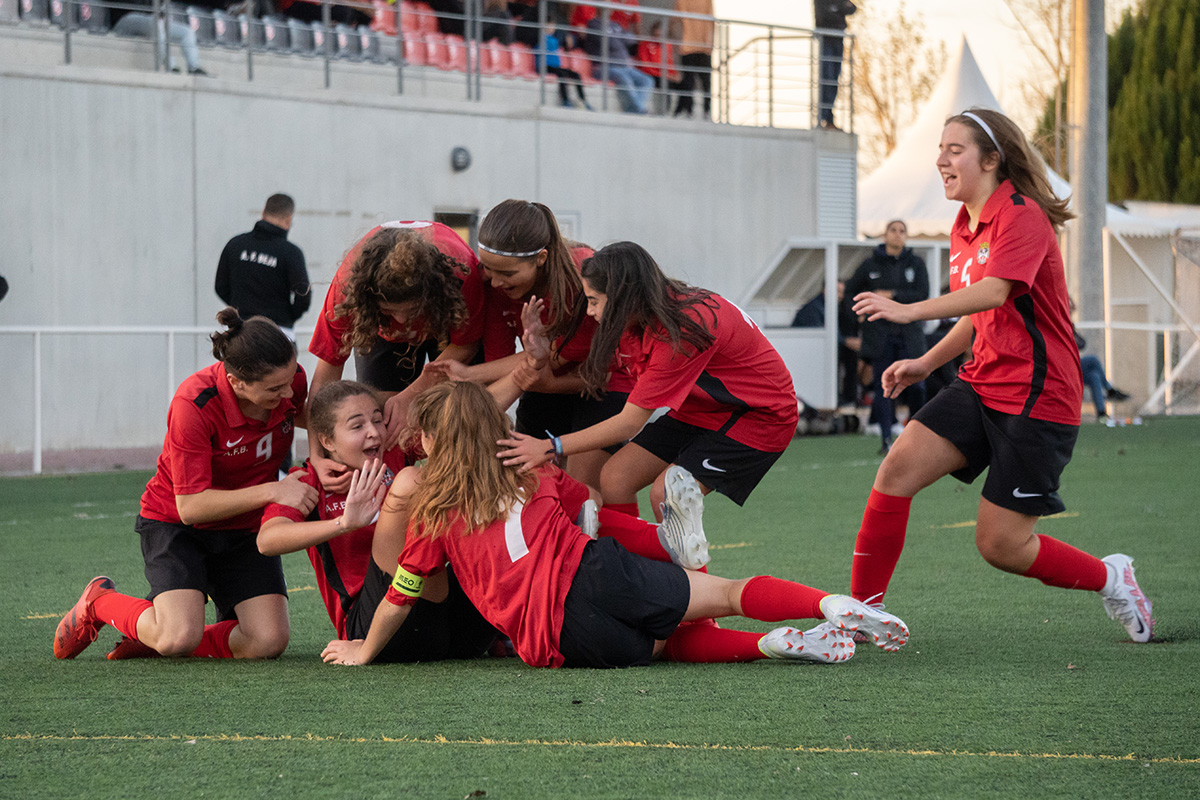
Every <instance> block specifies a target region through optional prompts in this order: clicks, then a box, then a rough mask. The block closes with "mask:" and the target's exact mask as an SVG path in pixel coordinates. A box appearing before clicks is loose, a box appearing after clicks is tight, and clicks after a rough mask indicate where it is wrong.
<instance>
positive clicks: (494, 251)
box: [479, 242, 546, 258]
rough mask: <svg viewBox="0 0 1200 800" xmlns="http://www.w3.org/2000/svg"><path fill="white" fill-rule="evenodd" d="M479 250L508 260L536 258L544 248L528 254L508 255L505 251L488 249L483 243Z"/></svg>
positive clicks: (480, 244)
mask: <svg viewBox="0 0 1200 800" xmlns="http://www.w3.org/2000/svg"><path fill="white" fill-rule="evenodd" d="M479 249H480V250H486V251H487V252H489V253H491V254H492V255H496V256H508V257H509V258H529V257H530V256H536V255H537V254H538V253H540V252H542V251H543V250H545V249H546V248H544V247H539V248H538V249H537V250H530V251H529V252H528V253H510V252H508V251H507V250H497V249H495V248H493V247H488V246H487V245H486V244H484V243H483V242H480V243H479Z"/></svg>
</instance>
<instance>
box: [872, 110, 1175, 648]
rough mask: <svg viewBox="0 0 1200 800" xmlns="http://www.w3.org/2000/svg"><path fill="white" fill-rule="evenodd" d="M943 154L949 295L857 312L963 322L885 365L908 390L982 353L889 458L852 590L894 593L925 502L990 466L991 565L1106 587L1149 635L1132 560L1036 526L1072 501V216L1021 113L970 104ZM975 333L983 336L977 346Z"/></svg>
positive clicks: (986, 494)
mask: <svg viewBox="0 0 1200 800" xmlns="http://www.w3.org/2000/svg"><path fill="white" fill-rule="evenodd" d="M939 153H940V154H939V156H938V160H937V167H938V170H939V171H940V172H941V174H942V180H943V182H944V185H945V190H946V197H947V198H949V199H951V200H958V201H961V202H962V204H963V205H962V208H961V209H960V210H959V212H958V218H957V219H956V220H955V223H954V228H953V230H952V232H951V239H950V241H951V247H950V288H951V292H950V294H947V295H944V296H942V297H936V298H932V299H929V300H924V301H922V302H919V303H912V304H907V305H906V304H902V303H897V302H895V301H893V300H889V299H887V298H884V297H881V296H879V295H877V294H873V293H871V292H865V293H862V294H859V295H857V296H856V297H855V298H854V300H855V305H854V311H855V313H857V314H860V315H866V316H867V318H868V319H869V320H878V319H886V320H890V321H892V322H897V323H901V324H903V323H907V322H912V321H914V320H928V319H941V318H945V317H960V319H959V321H958V323H957V324H956V325H955V326H954V328H953V329H952V330H951V331H950V333H949V334H947V336H946V338H944V339H943V340H942V341H941V342H940V343H939V344H937V345H936V346H935V347H933V348H932V349H931V350H930V351H929V352H927V353H926V354H925V355H924V356H922V357H921V358H917V359H910V360H904V361H898V362H896V363H895V364H893V365H892V366H891V367H889V368H888V369H887V370H886V371H885V372H884V374H883V376H882V380H883V388H884V391H885V392H886V393H887V395H888V396H889V397H896V396H898V395H899V394H900V392H901V391H903V390H904V388H905V387H907V386H910V385H912V384H914V383H916V382H917V381H920V380H923V379H924V378H925V377H926V376H927V375H929V373H930V372H932V371H933V370H934V369H936V368H937V367H939V366H941V365H942V364H944V363H945V362H947V361H948V360H950V359H951V358H953V357H954V356H956V355H958V354H959V353H961V352H963V351H964V350H966V349H967V348H968V347H972V350H973V359H972V360H971V361H970V362H968V363H967V364H966V365H964V366H963V367H962V369H961V370H960V371H959V376H958V379H957V380H956V381H955V382H954V383H953V384H951V385H950V386H949V387H947V388H946V389H944V390H943V391H941V392H939V393H938V394H937V395H936V396H935V397H934V399H933V400H932V401H931V402H930V403H929V404H928V405H926V406H925V407H924V408H922V409H921V410H920V412H918V413H917V414H916V415H915V417H914V420H913V421H912V422H910V423H909V425H908V426H906V427H905V429H904V433H903V435H902V436H900V438H899V439H898V440H897V441H896V444H895V446H894V447H893V448H892V449H891V451H890V452H889V453H888V455H887V457H886V458H885V459H884V460H883V464H882V465H880V467H879V472H878V474H877V475H876V477H875V485H874V487H873V488H872V490H871V495H870V497H869V498H868V500H867V510H866V513H865V514H864V516H863V523H862V529H861V530H860V531H859V533H858V539H857V541H856V542H855V547H854V561H853V570H852V577H851V593H852V594H853V596H854V597H856V598H859V599H860V600H864V601H867V602H874V601H876V600H878V599H879V598H882V596H883V593H884V592H885V591H886V590H887V587H888V582H889V581H890V580H891V577H892V572H893V570H894V569H895V566H896V562H897V560H898V559H899V557H900V551H901V549H902V548H903V547H904V535H905V529H906V527H907V524H908V513H909V506H910V504H911V502H912V498H913V496H914V495H915V494H916V493H917V492H919V491H920V490H921V489H923V488H925V487H926V486H928V485H930V484H932V483H933V482H934V481H936V480H938V479H939V478H941V477H943V476H944V475H953V476H954V477H956V478H958V479H959V480H961V481H965V482H967V483H970V482H971V481H973V480H974V479H975V478H976V477H978V476H979V475H980V474H981V473H982V472H983V471H984V470H985V469H986V470H988V477H987V480H986V481H985V482H984V485H983V497H982V498H981V499H980V501H979V519H978V522H977V524H976V529H975V543H976V546H977V547H978V548H979V552H980V554H982V555H983V557H984V559H985V560H986V561H987V562H988V563H989V564H991V565H992V566H994V567H997V568H998V569H1002V570H1004V571H1006V572H1012V573H1015V574H1017V575H1025V576H1028V577H1031V578H1037V579H1038V580H1040V581H1042V583H1045V584H1046V585H1048V586H1058V587H1062V588H1066V589H1086V590H1088V591H1093V592H1099V593H1100V594H1101V596H1102V597H1103V599H1104V606H1105V609H1106V610H1107V611H1108V615H1109V616H1110V617H1112V618H1113V619H1119V620H1120V621H1121V623H1122V624H1123V625H1124V626H1125V628H1126V629H1127V630H1128V631H1129V634H1130V636H1132V637H1133V639H1134V641H1137V642H1147V641H1149V640H1150V637H1151V635H1152V633H1153V628H1154V620H1153V618H1152V617H1151V605H1150V601H1149V600H1147V599H1146V597H1145V595H1144V594H1143V593H1142V591H1141V589H1140V588H1139V587H1138V585H1137V581H1136V580H1135V579H1134V575H1133V566H1132V559H1130V558H1129V557H1128V556H1125V555H1120V554H1114V555H1111V556H1108V557H1107V558H1105V559H1103V560H1101V559H1098V558H1095V557H1094V556H1091V555H1088V554H1087V553H1085V552H1083V551H1081V550H1078V549H1076V548H1074V547H1072V546H1071V545H1068V544H1065V543H1064V542H1060V541H1058V540H1057V539H1053V538H1051V537H1049V536H1045V535H1039V534H1035V533H1034V531H1033V529H1034V524H1035V523H1036V522H1037V519H1038V517H1039V516H1042V515H1045V514H1055V513H1058V512H1060V511H1062V510H1063V509H1064V507H1065V506H1064V505H1063V503H1062V500H1060V499H1059V496H1058V485H1059V476H1060V475H1061V474H1062V470H1063V468H1064V467H1065V466H1066V465H1067V462H1068V461H1070V459H1071V451H1072V449H1073V447H1074V445H1075V438H1076V436H1077V434H1078V432H1079V415H1080V407H1081V405H1082V402H1083V383H1082V379H1081V375H1080V369H1079V349H1078V347H1077V346H1076V344H1075V339H1074V335H1073V328H1072V326H1071V319H1070V311H1069V307H1068V302H1069V301H1068V298H1067V289H1066V278H1065V275H1064V271H1063V263H1062V257H1061V255H1060V254H1059V251H1058V244H1057V241H1056V239H1055V230H1056V229H1057V228H1058V227H1059V226H1061V225H1062V224H1063V223H1064V222H1065V221H1066V220H1067V219H1069V218H1070V217H1071V214H1070V212H1069V211H1068V210H1067V202H1066V201H1065V200H1060V199H1059V198H1057V197H1055V196H1054V193H1053V191H1052V190H1051V188H1050V184H1049V181H1048V180H1047V179H1046V174H1045V169H1044V167H1043V166H1042V164H1041V162H1040V160H1039V159H1038V158H1037V156H1035V155H1034V154H1033V153H1032V151H1031V150H1030V147H1029V144H1028V143H1027V142H1026V140H1025V137H1024V135H1023V134H1022V133H1021V131H1020V129H1019V128H1017V126H1016V125H1015V124H1013V122H1012V120H1010V119H1008V118H1007V117H1005V116H1004V115H1003V114H1000V113H999V112H996V111H990V110H986V109H979V108H974V109H971V110H969V111H965V112H963V113H962V114H958V115H956V116H953V117H950V118H949V120H947V122H946V126H945V128H944V129H943V131H942V141H941V144H940V146H939ZM972 337H974V344H973V345H972Z"/></svg>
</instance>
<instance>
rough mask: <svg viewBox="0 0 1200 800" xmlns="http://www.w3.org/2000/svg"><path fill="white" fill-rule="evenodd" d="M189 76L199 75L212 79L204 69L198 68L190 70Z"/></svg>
mask: <svg viewBox="0 0 1200 800" xmlns="http://www.w3.org/2000/svg"><path fill="white" fill-rule="evenodd" d="M188 75H199V76H200V77H201V78H211V77H212V76H211V75H209V74H208V73H207V72H205V71H204V69H203V68H202V67H196V68H195V69H189V70H188Z"/></svg>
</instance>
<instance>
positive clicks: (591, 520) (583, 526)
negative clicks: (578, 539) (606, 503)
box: [575, 498, 600, 539]
mask: <svg viewBox="0 0 1200 800" xmlns="http://www.w3.org/2000/svg"><path fill="white" fill-rule="evenodd" d="M575 524H576V525H578V526H579V530H581V531H583V533H584V535H586V536H587V537H588V538H589V539H599V538H600V509H598V508H596V501H595V500H592V499H590V498H589V499H587V500H584V501H583V508H581V509H579V517H578V518H577V519H576V520H575Z"/></svg>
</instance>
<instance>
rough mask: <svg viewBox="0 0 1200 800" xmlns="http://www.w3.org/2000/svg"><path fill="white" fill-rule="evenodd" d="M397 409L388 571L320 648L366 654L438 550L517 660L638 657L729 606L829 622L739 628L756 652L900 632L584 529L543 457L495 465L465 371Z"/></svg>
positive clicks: (879, 616)
mask: <svg viewBox="0 0 1200 800" xmlns="http://www.w3.org/2000/svg"><path fill="white" fill-rule="evenodd" d="M410 423H411V425H412V427H413V428H414V429H415V430H416V431H418V432H419V434H420V437H421V442H422V447H423V449H424V450H425V452H426V453H427V454H428V456H429V457H428V461H427V462H426V465H425V466H424V467H423V468H416V467H408V468H406V469H404V470H403V471H402V472H401V473H400V475H399V476H398V477H397V478H396V481H395V482H394V483H393V485H392V489H391V491H390V492H389V496H388V499H387V500H386V502H385V505H384V513H389V509H391V510H392V512H393V513H394V512H395V511H400V512H401V513H403V514H404V515H405V516H406V517H407V519H408V520H409V524H408V540H407V541H406V543H405V546H404V550H403V551H402V553H401V554H400V559H399V567H398V569H397V570H396V578H395V580H394V581H393V582H392V586H391V588H390V589H389V590H388V593H387V595H386V597H385V598H384V601H383V602H382V603H381V604H380V607H379V609H378V610H377V611H376V612H375V619H374V621H373V623H372V625H371V629H370V631H369V632H368V634H367V637H366V638H365V639H364V640H362V641H345V640H335V641H332V642H330V643H329V645H328V646H327V647H326V648H325V650H324V652H323V653H322V656H323V658H324V659H325V661H327V662H330V663H339V664H366V663H370V662H371V661H373V660H374V659H375V656H376V655H377V654H378V653H379V652H380V651H381V650H382V648H383V646H384V644H385V643H386V642H387V641H388V640H390V639H391V637H392V636H393V634H394V632H395V631H396V630H397V629H399V627H400V626H401V625H402V624H403V623H404V620H405V619H406V618H407V616H408V615H409V614H410V613H411V609H412V606H413V604H414V603H415V602H416V601H417V599H419V598H420V597H421V594H422V592H423V591H424V586H425V581H426V580H427V579H428V578H429V577H430V576H432V575H435V574H437V573H439V572H441V571H442V570H443V569H444V567H445V565H446V563H447V562H449V563H450V564H451V565H453V567H454V569H455V570H456V574H457V576H458V579H459V581H460V582H461V583H462V587H463V590H464V591H465V592H466V594H467V596H468V597H469V598H471V600H472V601H473V602H474V604H475V606H476V608H478V609H479V610H480V612H481V613H482V614H483V615H484V617H486V618H487V619H488V620H489V621H490V622H491V623H492V624H493V625H495V626H496V627H497V628H498V629H499V630H500V631H501V632H502V633H503V634H504V635H506V636H508V637H509V638H510V639H511V640H512V643H513V646H514V648H515V650H516V652H517V654H518V655H519V656H520V657H521V659H522V660H524V661H525V662H526V663H527V664H529V665H531V666H545V667H560V666H573V667H625V666H634V665H644V664H648V663H649V662H650V660H651V658H652V657H653V656H655V655H657V654H659V653H661V652H662V651H663V648H664V642H665V640H667V639H668V638H669V637H670V636H671V635H672V634H673V633H675V632H676V630H677V629H678V628H679V626H680V623H682V622H687V621H691V620H697V619H709V618H714V617H726V616H733V615H740V616H747V617H750V618H753V619H759V620H770V621H781V620H790V619H808V618H817V619H820V618H824V619H826V620H828V622H829V623H830V624H828V625H824V626H818V627H817V628H814V629H813V630H812V631H809V632H806V633H801V632H799V631H796V630H794V629H791V628H782V629H778V630H776V631H773V632H771V633H770V634H767V635H766V636H759V635H758V634H747V635H748V636H750V637H753V639H754V640H755V642H754V643H755V645H756V646H757V647H759V648H761V650H760V657H761V655H762V654H766V655H771V656H776V657H781V658H794V657H799V658H807V659H810V660H819V661H841V660H845V659H846V658H848V657H849V655H850V654H852V653H853V648H852V647H851V645H852V643H853V642H852V640H851V638H850V633H849V632H850V631H853V630H862V631H863V632H864V633H867V634H869V635H870V636H871V637H872V638H873V639H874V640H875V642H876V644H878V645H879V646H880V647H882V648H884V649H885V650H895V649H898V648H899V647H900V646H901V645H903V644H904V643H905V642H906V641H907V639H908V629H907V627H906V626H905V625H904V623H903V622H901V621H900V620H899V619H897V618H896V617H893V616H889V615H886V614H884V613H882V612H881V611H878V610H875V609H871V608H868V607H867V606H864V605H863V604H861V603H859V602H857V601H855V600H853V599H852V598H849V597H845V596H839V595H830V594H828V593H826V592H822V591H819V590H817V589H813V588H810V587H808V586H804V585H802V584H799V583H793V582H791V581H784V580H780V579H778V578H772V577H769V576H758V577H755V578H749V579H746V580H740V581H731V580H726V579H723V578H718V577H715V576H712V575H708V574H706V573H702V572H695V571H691V570H685V569H682V568H680V567H679V566H677V565H675V564H670V563H663V562H658V561H651V560H649V559H646V558H643V557H640V556H636V555H633V554H631V553H629V552H628V551H626V550H625V549H624V548H623V547H621V546H620V545H619V544H618V543H617V542H616V540H614V539H612V538H607V537H602V538H600V539H598V540H592V539H590V538H588V537H587V536H586V535H585V534H584V533H583V532H582V531H581V530H580V529H579V527H578V526H577V525H575V524H574V522H573V520H574V519H575V518H576V515H577V514H578V512H579V510H580V509H581V508H582V506H583V504H584V502H585V501H586V500H587V499H588V497H589V490H588V489H587V487H585V486H583V485H582V484H580V483H579V482H577V481H575V480H574V479H572V478H570V477H569V476H567V475H566V474H565V473H563V472H562V471H561V470H559V469H558V468H557V467H555V466H553V465H546V466H543V467H541V468H538V469H534V470H524V471H521V470H518V469H516V468H514V467H506V466H504V465H503V464H502V463H501V461H500V460H499V459H497V457H496V442H497V441H498V440H500V439H503V438H505V437H506V435H507V434H508V430H509V426H508V419H507V417H506V416H505V415H504V413H503V412H502V411H501V410H500V408H499V406H497V404H496V402H495V401H494V400H493V398H492V396H491V395H489V394H488V393H487V391H486V390H484V389H483V388H482V387H480V386H478V385H477V384H473V383H467V382H450V383H444V384H442V385H440V386H437V387H434V388H432V389H430V390H428V391H427V392H425V393H424V394H422V395H421V397H420V398H418V399H417V400H416V401H415V402H414V404H413V406H412V408H411V410H410ZM671 472H672V476H671V481H670V483H671V485H672V487H673V489H672V493H673V494H674V495H675V502H677V503H678V504H679V505H681V506H691V507H692V508H693V509H696V510H698V508H699V506H700V490H699V487H698V486H697V484H696V483H695V481H694V479H692V478H691V476H690V475H688V474H687V473H686V471H684V470H681V469H676V470H672V471H671ZM683 511H684V510H683V509H681V513H682V512H683ZM381 524H382V519H381ZM645 524H649V523H645ZM695 527H698V526H695ZM684 549H686V548H684ZM687 627H688V628H689V630H688V633H689V635H695V636H699V637H701V638H703V636H704V635H705V634H704V633H703V631H704V629H706V628H707V629H711V630H715V631H721V629H717V628H711V626H707V625H693V626H687ZM693 631H700V633H697V634H692V632H693ZM722 633H728V632H722ZM734 633H737V632H734ZM718 635H720V634H718ZM821 637H824V638H821ZM685 649H686V648H685ZM713 660H738V659H735V658H725V659H713Z"/></svg>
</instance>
